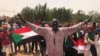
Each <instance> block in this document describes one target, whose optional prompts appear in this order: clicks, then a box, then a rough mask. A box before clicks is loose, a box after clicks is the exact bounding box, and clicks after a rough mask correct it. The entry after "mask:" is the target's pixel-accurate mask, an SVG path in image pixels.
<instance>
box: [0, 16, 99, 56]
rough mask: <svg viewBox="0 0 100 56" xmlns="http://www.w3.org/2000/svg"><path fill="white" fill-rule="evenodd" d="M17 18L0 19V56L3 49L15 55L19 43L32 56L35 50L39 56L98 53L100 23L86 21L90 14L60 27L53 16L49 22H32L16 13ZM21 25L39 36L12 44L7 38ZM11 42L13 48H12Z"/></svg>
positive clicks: (3, 51) (77, 55)
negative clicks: (82, 19) (85, 17)
mask: <svg viewBox="0 0 100 56" xmlns="http://www.w3.org/2000/svg"><path fill="white" fill-rule="evenodd" d="M18 18H19V19H17V20H15V21H14V22H10V23H9V22H7V21H6V20H3V21H2V22H1V27H0V56H6V48H8V51H9V56H14V55H17V52H19V51H21V48H20V47H21V45H23V51H24V52H29V53H33V55H34V51H35V53H37V52H40V53H41V56H89V55H90V53H89V52H91V55H92V56H99V55H98V54H97V47H99V45H100V38H99V37H100V24H99V23H98V22H94V23H91V24H88V21H89V20H90V19H91V17H90V18H89V20H85V21H83V22H80V23H79V24H73V23H72V22H69V23H68V24H67V25H65V26H61V25H60V24H59V21H58V20H57V19H53V20H52V21H51V23H48V22H46V21H42V22H36V23H34V24H33V23H30V22H28V21H26V20H24V19H23V17H21V16H20V15H18ZM25 25H27V26H29V27H30V28H31V29H32V30H33V31H34V32H36V33H38V34H39V35H37V36H35V37H33V41H30V42H24V41H21V42H20V43H18V44H15V43H14V42H13V39H12V38H11V33H12V31H13V30H15V29H19V28H21V27H23V26H25ZM13 43H14V48H12V47H13V45H12V44H13ZM30 43H32V44H30ZM26 44H28V47H27V45H26ZM38 46H39V47H40V50H38ZM14 50H15V51H14Z"/></svg>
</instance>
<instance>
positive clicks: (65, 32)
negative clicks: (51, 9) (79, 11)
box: [63, 16, 92, 36]
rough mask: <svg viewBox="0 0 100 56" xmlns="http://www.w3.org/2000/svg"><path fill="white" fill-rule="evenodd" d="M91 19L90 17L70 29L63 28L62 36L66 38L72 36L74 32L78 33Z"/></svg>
mask: <svg viewBox="0 0 100 56" xmlns="http://www.w3.org/2000/svg"><path fill="white" fill-rule="evenodd" d="M91 19H92V16H91V17H89V18H88V19H86V20H85V21H83V22H80V23H78V24H76V25H73V26H71V27H65V28H64V29H63V30H64V34H65V36H68V35H70V34H73V33H74V32H76V31H78V30H79V29H80V28H81V27H82V26H83V25H84V24H87V22H89V21H90V20H91Z"/></svg>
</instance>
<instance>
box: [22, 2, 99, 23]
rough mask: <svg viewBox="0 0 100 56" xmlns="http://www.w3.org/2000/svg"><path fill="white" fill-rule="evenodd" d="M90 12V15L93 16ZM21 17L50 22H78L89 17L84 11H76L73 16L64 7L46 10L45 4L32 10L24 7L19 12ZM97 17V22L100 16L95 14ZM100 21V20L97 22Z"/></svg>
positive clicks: (70, 11) (69, 10)
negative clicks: (54, 20) (53, 20)
mask: <svg viewBox="0 0 100 56" xmlns="http://www.w3.org/2000/svg"><path fill="white" fill-rule="evenodd" d="M93 13H94V12H93V11H92V12H91V13H90V14H93ZM21 14H22V15H23V17H24V18H25V19H27V20H29V21H37V20H41V21H44V20H45V21H50V20H51V19H53V18H57V19H59V20H60V21H62V22H69V21H70V22H72V21H74V22H80V21H83V20H85V19H87V18H88V16H89V15H90V14H89V15H86V14H85V12H84V11H82V10H78V11H77V12H76V13H75V14H73V10H72V9H65V7H61V8H53V9H49V8H47V4H44V5H40V4H39V5H38V6H36V7H35V8H34V9H32V8H30V7H24V8H23V9H22V11H21ZM96 15H98V17H95V18H96V20H97V21H98V20H99V18H100V14H98V13H96ZM99 21H100V20H99Z"/></svg>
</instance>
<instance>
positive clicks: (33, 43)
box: [32, 41, 38, 51]
mask: <svg viewBox="0 0 100 56" xmlns="http://www.w3.org/2000/svg"><path fill="white" fill-rule="evenodd" d="M37 45H38V43H37V41H33V42H32V51H33V50H34V47H35V51H37V50H38V49H37Z"/></svg>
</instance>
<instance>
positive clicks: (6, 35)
mask: <svg viewBox="0 0 100 56" xmlns="http://www.w3.org/2000/svg"><path fill="white" fill-rule="evenodd" d="M7 29H8V26H7V24H3V25H2V32H0V38H1V44H2V52H3V56H6V48H8V51H9V56H13V53H12V49H11V39H10V32H8V31H7Z"/></svg>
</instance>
